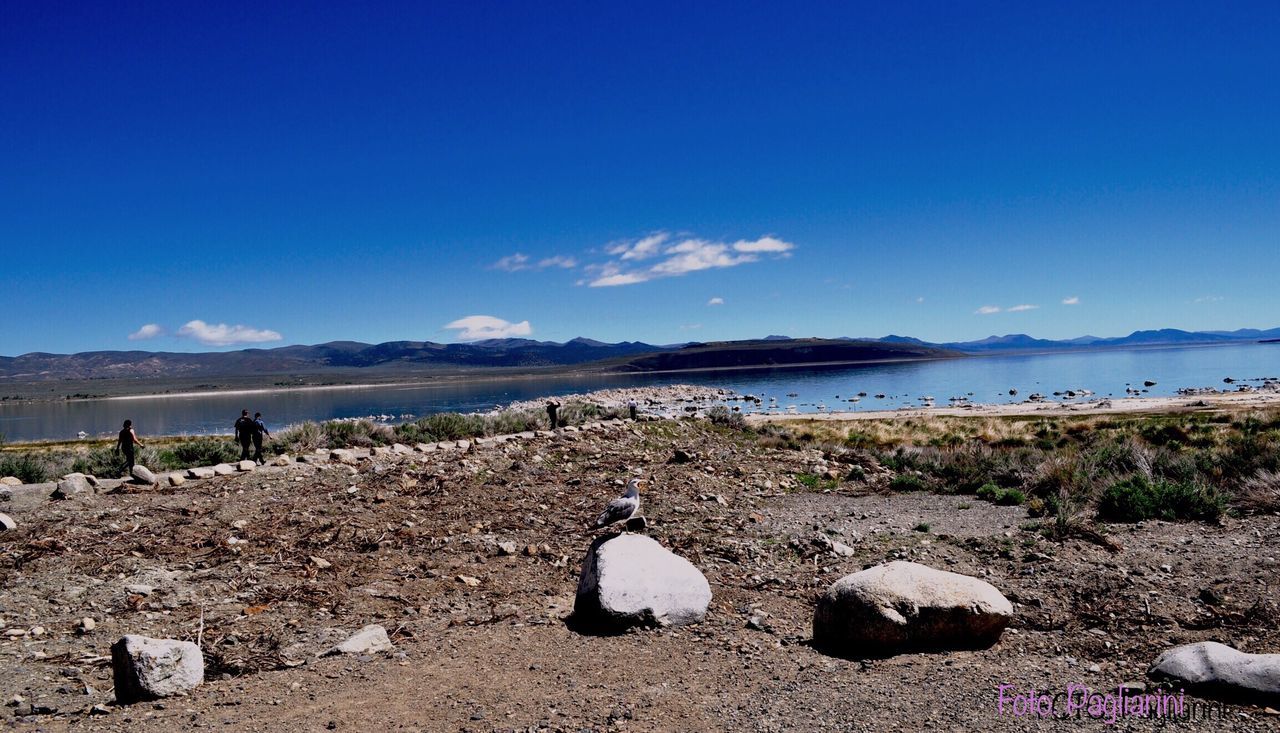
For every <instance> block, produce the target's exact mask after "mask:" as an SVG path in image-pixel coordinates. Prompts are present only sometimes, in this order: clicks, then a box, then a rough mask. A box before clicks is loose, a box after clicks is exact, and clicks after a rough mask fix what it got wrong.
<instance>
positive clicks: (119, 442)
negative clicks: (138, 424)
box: [116, 420, 146, 473]
mask: <svg viewBox="0 0 1280 733" xmlns="http://www.w3.org/2000/svg"><path fill="white" fill-rule="evenodd" d="M135 445H136V446H138V447H140V448H146V446H145V445H143V444H142V441H141V440H138V434H137V433H135V432H133V421H132V420H125V421H124V427H123V428H120V436H119V437H117V438H116V452H117V453H124V463H125V466H124V471H125V473H133V460H134V453H133V446H135Z"/></svg>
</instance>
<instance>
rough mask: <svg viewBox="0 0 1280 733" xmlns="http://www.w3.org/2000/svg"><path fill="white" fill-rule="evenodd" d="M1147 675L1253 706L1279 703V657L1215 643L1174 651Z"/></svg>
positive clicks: (1180, 648) (1160, 659)
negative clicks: (1251, 703)
mask: <svg viewBox="0 0 1280 733" xmlns="http://www.w3.org/2000/svg"><path fill="white" fill-rule="evenodd" d="M1147 674H1149V675H1151V676H1152V677H1156V678H1161V679H1174V680H1178V681H1180V682H1182V683H1184V684H1186V685H1187V687H1188V688H1190V689H1195V690H1196V691H1198V692H1206V693H1210V694H1220V695H1225V696H1230V697H1233V698H1237V699H1243V700H1244V701H1247V702H1253V703H1254V704H1257V705H1262V704H1270V703H1274V702H1276V701H1277V700H1280V654H1247V653H1245V652H1242V651H1238V650H1236V649H1232V648H1231V647H1229V646H1227V645H1225V644H1219V643H1218V642H1216V641H1202V642H1197V643H1195V644H1184V645H1182V646H1178V647H1174V648H1173V649H1170V650H1168V651H1166V652H1165V653H1163V654H1161V655H1160V656H1159V657H1157V658H1156V661H1155V663H1154V664H1152V665H1151V669H1150V670H1148V672H1147Z"/></svg>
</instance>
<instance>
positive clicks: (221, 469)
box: [213, 463, 236, 476]
mask: <svg viewBox="0 0 1280 733" xmlns="http://www.w3.org/2000/svg"><path fill="white" fill-rule="evenodd" d="M213 472H214V474H215V475H218V476H230V475H231V474H233V473H235V472H236V467H235V466H233V465H231V464H229V463H219V464H218V465H216V466H214V467H213Z"/></svg>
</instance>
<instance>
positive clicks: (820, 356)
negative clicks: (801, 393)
mask: <svg viewBox="0 0 1280 733" xmlns="http://www.w3.org/2000/svg"><path fill="white" fill-rule="evenodd" d="M958 356H961V355H960V354H958V353H956V352H954V351H949V350H947V349H940V348H937V347H934V346H918V345H915V344H885V343H880V342H877V341H845V340H837V339H794V340H789V341H776V340H759V341H723V342H717V343H706V344H691V345H689V346H686V347H684V348H683V349H679V350H676V351H663V352H659V353H655V354H645V355H643V356H638V357H635V358H632V359H628V360H627V361H625V362H624V363H622V364H619V365H618V366H616V367H615V369H616V370H618V371H632V372H652V371H675V370H683V369H733V368H748V367H766V366H793V365H799V364H822V363H841V362H845V363H848V362H868V361H896V360H902V359H943V358H952V357H958Z"/></svg>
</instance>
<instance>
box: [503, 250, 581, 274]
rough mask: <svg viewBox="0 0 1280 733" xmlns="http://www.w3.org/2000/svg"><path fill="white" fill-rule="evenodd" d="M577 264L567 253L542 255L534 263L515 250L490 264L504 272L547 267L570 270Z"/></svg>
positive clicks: (525, 255) (527, 256)
mask: <svg viewBox="0 0 1280 733" xmlns="http://www.w3.org/2000/svg"><path fill="white" fill-rule="evenodd" d="M577 266H578V260H576V259H575V258H573V257H569V256H567V255H555V256H554V257H544V258H543V259H540V260H538V261H537V262H536V263H532V262H530V261H529V255H527V254H524V253H522V252H516V253H515V254H513V255H507V256H506V257H503V258H501V259H499V260H498V261H497V262H495V263H493V264H492V265H490V266H489V267H490V269H493V270H505V271H506V272H520V271H522V270H545V269H547V268H548V267H559V268H561V269H565V270H571V269H573V268H575V267H577Z"/></svg>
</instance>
